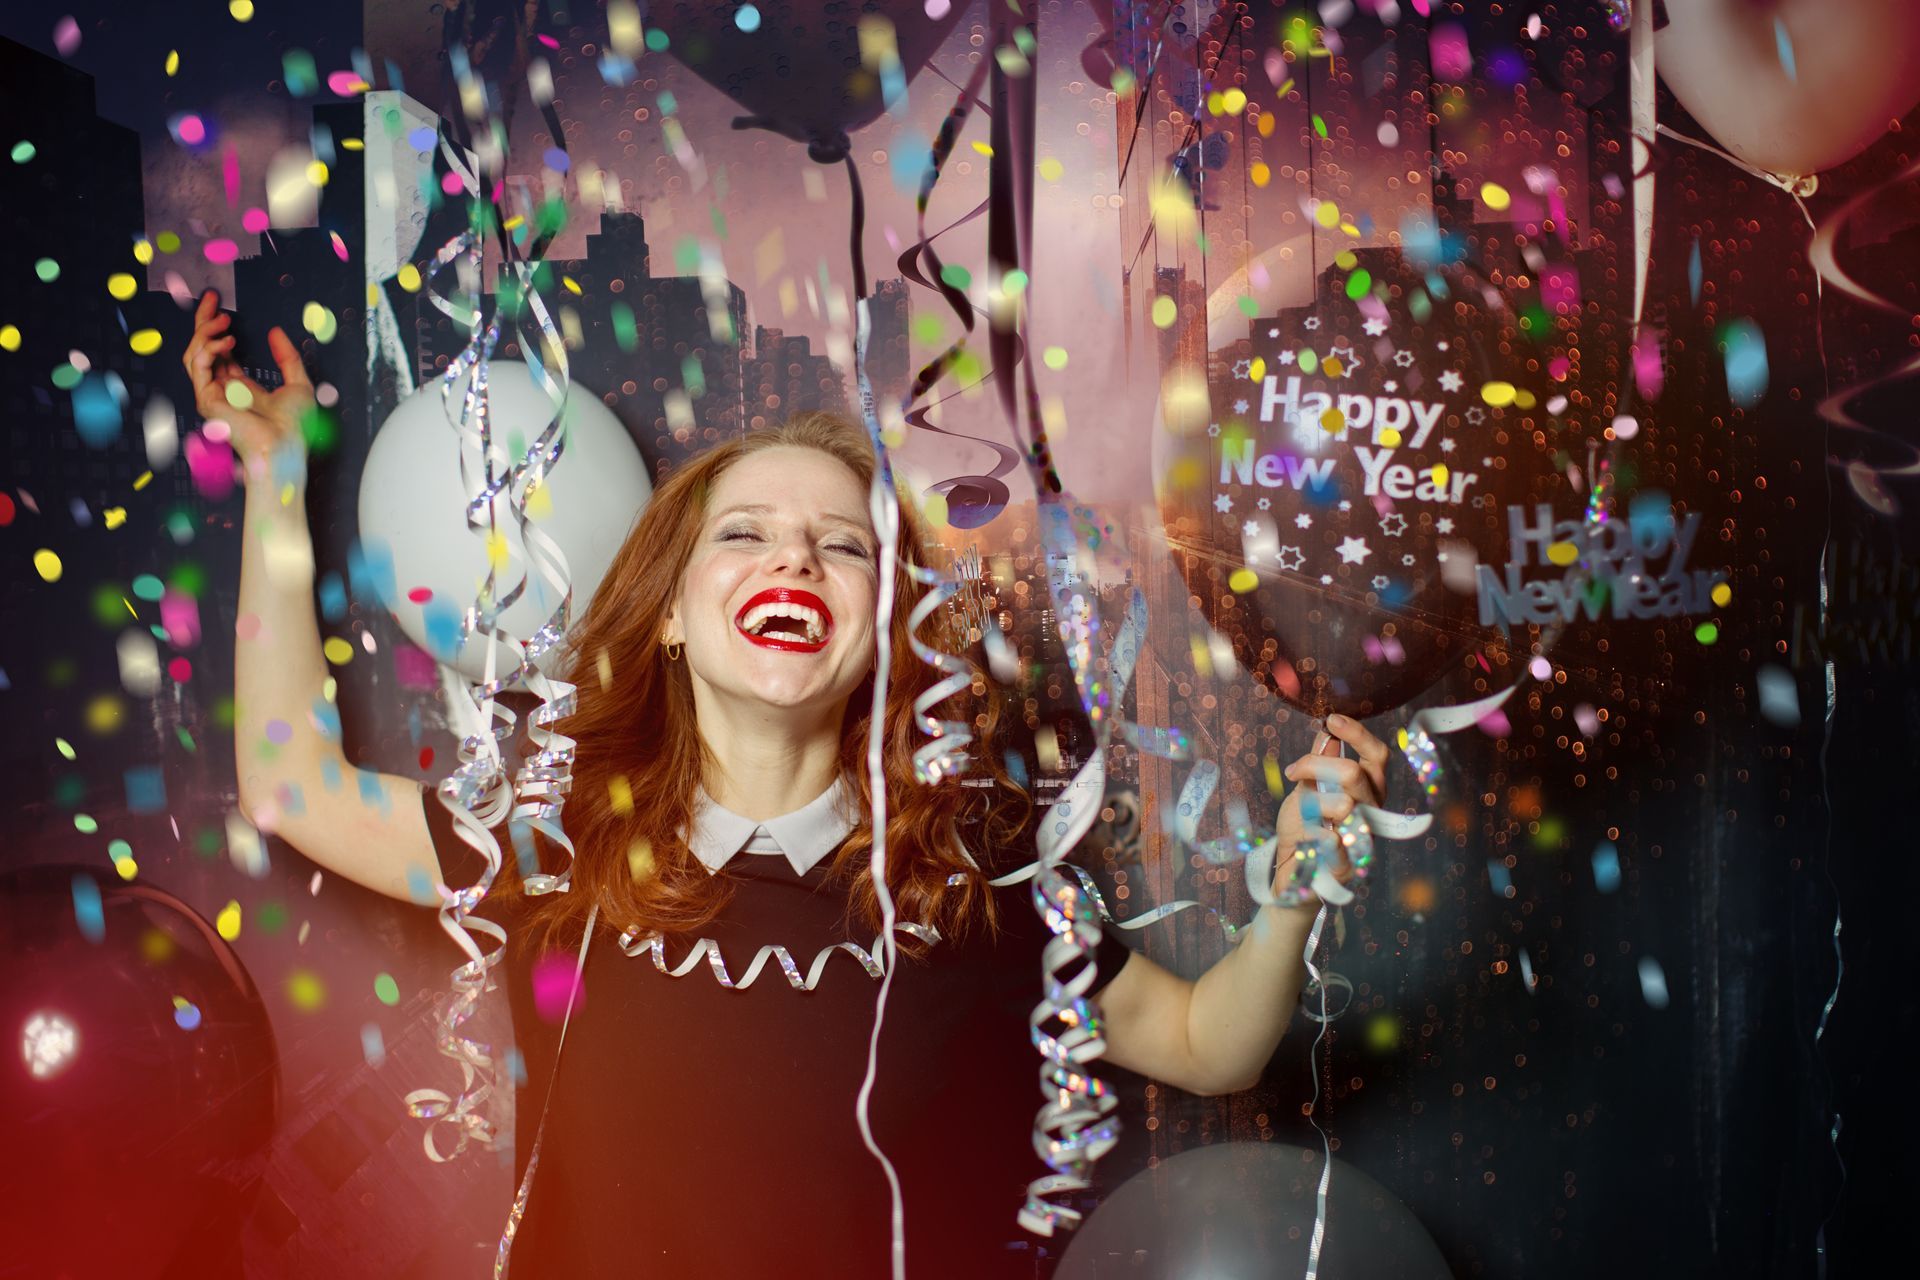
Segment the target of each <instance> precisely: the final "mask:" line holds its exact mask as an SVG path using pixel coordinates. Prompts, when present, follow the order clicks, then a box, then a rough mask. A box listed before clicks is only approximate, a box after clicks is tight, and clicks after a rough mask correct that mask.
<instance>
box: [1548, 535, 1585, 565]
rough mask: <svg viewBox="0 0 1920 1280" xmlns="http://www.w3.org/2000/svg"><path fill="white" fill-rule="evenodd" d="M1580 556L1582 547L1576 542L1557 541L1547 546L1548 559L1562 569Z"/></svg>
mask: <svg viewBox="0 0 1920 1280" xmlns="http://www.w3.org/2000/svg"><path fill="white" fill-rule="evenodd" d="M1579 558H1580V548H1579V546H1578V544H1576V543H1572V542H1556V543H1554V544H1553V545H1552V546H1550V547H1548V548H1547V559H1548V560H1550V561H1551V562H1553V563H1554V564H1557V565H1559V566H1560V567H1561V568H1562V569H1564V568H1566V567H1567V566H1568V565H1570V564H1572V563H1573V562H1574V561H1575V560H1578V559H1579Z"/></svg>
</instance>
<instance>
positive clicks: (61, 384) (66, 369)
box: [53, 364, 80, 391]
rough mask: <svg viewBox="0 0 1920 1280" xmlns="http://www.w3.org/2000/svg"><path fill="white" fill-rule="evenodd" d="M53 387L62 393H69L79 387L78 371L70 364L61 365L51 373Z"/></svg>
mask: <svg viewBox="0 0 1920 1280" xmlns="http://www.w3.org/2000/svg"><path fill="white" fill-rule="evenodd" d="M53 385H54V386H56V387H58V388H60V389H61V390H62V391H71V390H73V389H74V388H75V387H77V386H79V385H80V371H79V370H78V369H76V368H74V367H73V366H72V365H70V364H63V365H60V366H59V367H57V368H56V369H54V371H53Z"/></svg>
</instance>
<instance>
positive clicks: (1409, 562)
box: [1400, 551, 1413, 569]
mask: <svg viewBox="0 0 1920 1280" xmlns="http://www.w3.org/2000/svg"><path fill="white" fill-rule="evenodd" d="M1400 563H1401V564H1402V565H1405V566H1406V567H1407V568H1409V569H1411V568H1413V552H1411V551H1409V552H1407V554H1405V555H1403V556H1401V557H1400Z"/></svg>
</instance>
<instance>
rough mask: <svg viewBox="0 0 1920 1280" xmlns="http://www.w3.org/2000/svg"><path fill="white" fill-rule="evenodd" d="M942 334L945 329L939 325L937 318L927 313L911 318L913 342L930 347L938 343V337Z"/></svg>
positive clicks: (938, 318)
mask: <svg viewBox="0 0 1920 1280" xmlns="http://www.w3.org/2000/svg"><path fill="white" fill-rule="evenodd" d="M944 332H945V329H944V326H942V325H941V323H940V317H939V316H936V315H933V314H931V313H929V312H922V313H921V314H919V315H917V316H915V317H914V318H913V340H914V341H915V342H918V343H921V344H922V345H924V346H932V345H933V344H934V343H936V342H938V341H940V337H941V335H942V334H943V333H944Z"/></svg>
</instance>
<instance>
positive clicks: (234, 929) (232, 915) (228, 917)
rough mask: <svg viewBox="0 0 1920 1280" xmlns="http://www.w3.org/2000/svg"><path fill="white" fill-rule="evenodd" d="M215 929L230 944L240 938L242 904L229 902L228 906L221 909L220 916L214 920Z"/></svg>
mask: <svg viewBox="0 0 1920 1280" xmlns="http://www.w3.org/2000/svg"><path fill="white" fill-rule="evenodd" d="M204 918H205V917H202V919H204ZM213 927H214V928H215V929H216V930H218V931H219V934H220V936H221V937H223V938H225V939H226V940H227V941H228V942H232V941H233V940H234V939H235V938H237V937H239V936H240V904H239V903H238V902H228V903H227V905H226V906H224V907H222V908H220V914H219V915H217V916H215V917H214V918H213Z"/></svg>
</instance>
